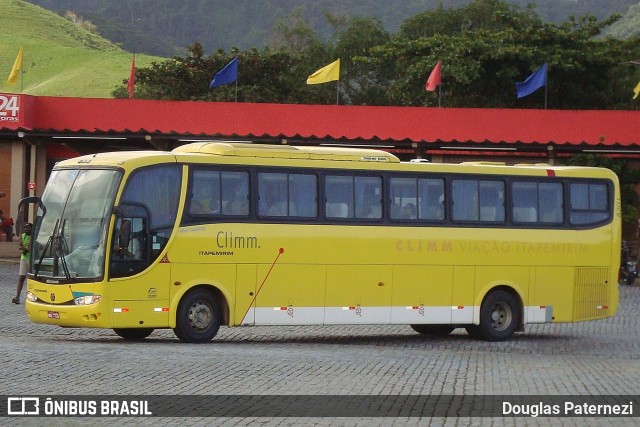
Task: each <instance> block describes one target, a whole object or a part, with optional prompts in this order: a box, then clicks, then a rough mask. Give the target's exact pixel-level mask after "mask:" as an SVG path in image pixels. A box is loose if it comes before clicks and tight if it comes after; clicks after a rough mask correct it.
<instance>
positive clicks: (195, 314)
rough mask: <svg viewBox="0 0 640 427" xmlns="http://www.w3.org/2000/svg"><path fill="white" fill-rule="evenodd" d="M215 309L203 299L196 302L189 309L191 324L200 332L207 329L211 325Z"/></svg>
mask: <svg viewBox="0 0 640 427" xmlns="http://www.w3.org/2000/svg"><path fill="white" fill-rule="evenodd" d="M212 318H213V310H212V308H211V306H210V305H209V304H206V303H204V302H202V301H198V302H195V303H194V304H193V305H192V306H191V309H190V310H189V324H190V325H191V327H192V328H193V329H194V330H195V331H198V332H202V331H204V330H206V329H207V328H208V327H209V326H210V325H211V319H212Z"/></svg>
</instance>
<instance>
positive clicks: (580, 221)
mask: <svg viewBox="0 0 640 427" xmlns="http://www.w3.org/2000/svg"><path fill="white" fill-rule="evenodd" d="M570 189H571V217H570V218H571V224H574V225H587V224H595V223H598V222H600V221H604V220H607V219H608V218H609V211H610V209H609V195H608V194H609V192H608V191H607V186H606V185H605V184H600V183H575V184H571V186H570Z"/></svg>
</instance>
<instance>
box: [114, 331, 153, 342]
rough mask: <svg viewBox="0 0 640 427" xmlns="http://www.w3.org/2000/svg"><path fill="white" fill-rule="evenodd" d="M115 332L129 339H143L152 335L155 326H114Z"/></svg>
mask: <svg viewBox="0 0 640 427" xmlns="http://www.w3.org/2000/svg"><path fill="white" fill-rule="evenodd" d="M113 332H115V333H116V334H117V335H118V336H119V337H120V338H123V339H125V340H127V341H142V340H143V339H145V338H146V337H148V336H149V335H151V332H153V328H114V329H113Z"/></svg>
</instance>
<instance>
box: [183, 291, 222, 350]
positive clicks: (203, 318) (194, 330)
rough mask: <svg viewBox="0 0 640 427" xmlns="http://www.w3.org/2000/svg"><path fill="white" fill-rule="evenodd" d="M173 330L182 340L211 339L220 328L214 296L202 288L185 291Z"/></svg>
mask: <svg viewBox="0 0 640 427" xmlns="http://www.w3.org/2000/svg"><path fill="white" fill-rule="evenodd" d="M176 316H177V317H176V327H175V328H174V330H173V332H174V333H175V334H176V336H177V337H178V338H179V339H180V341H182V342H188V343H203V342H208V341H211V340H212V339H213V337H215V336H216V334H217V333H218V329H220V323H221V322H220V309H219V306H218V302H217V301H216V298H215V297H214V296H213V295H212V294H211V292H208V291H206V290H204V289H194V290H192V291H191V292H189V293H187V294H186V295H185V296H184V297H183V299H182V301H180V304H179V305H178V312H177V314H176Z"/></svg>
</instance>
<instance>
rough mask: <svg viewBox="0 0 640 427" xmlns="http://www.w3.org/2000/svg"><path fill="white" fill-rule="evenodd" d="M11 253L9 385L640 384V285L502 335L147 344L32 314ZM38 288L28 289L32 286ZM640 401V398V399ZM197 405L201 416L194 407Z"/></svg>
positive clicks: (371, 329) (249, 333) (350, 330)
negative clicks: (582, 315) (573, 318)
mask: <svg viewBox="0 0 640 427" xmlns="http://www.w3.org/2000/svg"><path fill="white" fill-rule="evenodd" d="M17 272H18V265H17V263H15V262H9V261H7V260H4V261H2V260H0V325H1V327H0V354H1V362H2V364H1V366H2V369H1V371H0V391H1V393H0V395H13V396H15V395H18V396H25V395H93V396H97V395H116V394H118V395H130V396H138V395H256V394H258V395H391V396H392V395H634V396H637V395H638V394H639V393H640V327H639V326H640V287H638V286H635V287H629V286H622V287H621V289H620V291H621V304H620V309H619V311H618V313H617V315H616V316H614V317H613V318H611V319H607V320H601V321H596V322H584V323H575V324H554V325H535V326H528V327H527V328H526V332H525V333H524V334H518V335H517V336H516V337H515V338H514V339H513V340H511V341H508V342H501V343H487V342H482V341H476V340H473V339H471V338H470V337H468V336H467V335H466V333H465V332H464V330H461V329H460V330H456V331H455V332H454V333H453V334H452V335H451V336H449V337H448V338H446V339H440V338H426V337H423V336H420V335H418V334H416V333H414V332H413V331H412V330H411V329H410V328H409V327H408V326H331V327H329V326H326V327H324V326H317V327H252V328H222V329H221V330H220V333H219V334H218V336H217V337H216V339H215V340H214V341H213V342H212V343H210V344H203V345H188V344H182V343H180V342H179V341H178V339H177V338H175V336H174V335H173V332H172V331H155V332H154V333H153V334H152V335H151V336H150V337H149V338H148V339H147V340H145V341H144V342H142V343H129V342H124V341H123V340H121V339H120V338H118V337H117V336H116V335H115V334H114V333H113V331H111V330H94V329H65V328H59V327H53V326H48V325H37V324H32V323H30V322H29V320H28V319H27V317H26V315H25V313H24V306H23V305H20V306H18V305H14V304H11V302H10V300H11V297H12V296H13V295H14V293H15V282H16V278H17ZM23 298H24V291H23ZM634 413H635V414H636V416H637V414H638V413H640V405H639V406H638V407H636V408H634ZM194 415H195V414H194ZM638 420H639V418H637V417H636V418H634V419H630V418H625V419H613V418H550V417H548V418H531V417H529V418H509V417H505V418H503V417H495V418H480V417H470V418H457V417H450V418H376V417H366V418H352V417H345V418H323V417H318V418H303V417H300V418H241V417H236V418H220V419H215V418H197V417H189V418H176V417H167V418H157V417H148V418H135V419H134V418H37V419H34V418H26V417H25V418H0V425H12V426H13V425H61V426H62V425H64V426H74V425H127V424H134V422H135V424H140V425H180V426H191V425H248V424H251V425H314V426H325V425H347V426H359V425H363V426H364V425H366V426H370V425H380V426H383V425H456V426H457V425H463V426H464V425H483V426H484V425H497V426H502V425H562V426H567V425H580V426H582V425H610V424H613V423H614V422H615V423H616V425H638Z"/></svg>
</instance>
